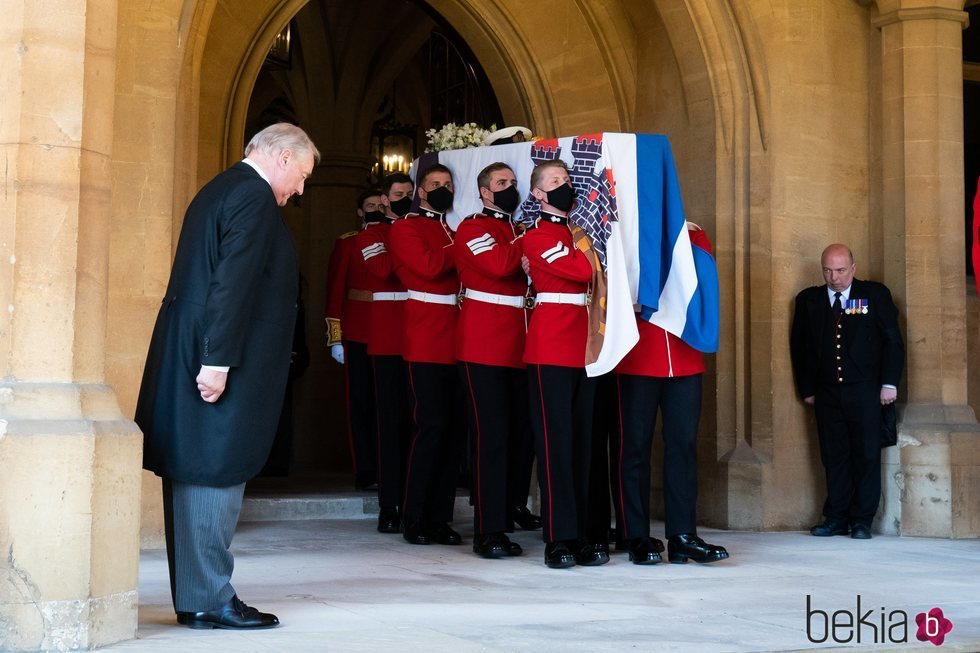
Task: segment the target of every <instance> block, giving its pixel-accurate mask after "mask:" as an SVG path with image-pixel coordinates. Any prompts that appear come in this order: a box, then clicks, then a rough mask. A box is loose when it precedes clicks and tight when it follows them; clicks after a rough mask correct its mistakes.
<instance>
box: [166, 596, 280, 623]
mask: <svg viewBox="0 0 980 653" xmlns="http://www.w3.org/2000/svg"><path fill="white" fill-rule="evenodd" d="M177 623H179V624H180V625H182V626H188V627H190V628H198V629H200V628H227V629H229V630H245V629H250V630H260V629H262V628H275V627H276V626H278V625H279V618H278V617H276V615H274V614H268V613H267V612H259V611H258V610H256V609H255V608H253V607H250V606H247V605H245V604H244V603H243V602H242V601H241V600H240V599H239V598H238V596H237V595H235V596H233V597H231V599H229V600H228V602H227V603H225V604H224V605H223V606H221V607H220V608H218V609H217V610H209V611H207V612H178V613H177Z"/></svg>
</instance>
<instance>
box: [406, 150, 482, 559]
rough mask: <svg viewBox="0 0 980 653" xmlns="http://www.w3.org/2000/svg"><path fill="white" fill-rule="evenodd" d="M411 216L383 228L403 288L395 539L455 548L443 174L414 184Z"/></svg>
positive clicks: (456, 438)
mask: <svg viewBox="0 0 980 653" xmlns="http://www.w3.org/2000/svg"><path fill="white" fill-rule="evenodd" d="M418 182H419V183H418V189H417V193H418V195H419V199H420V208H419V212H418V213H410V214H408V215H407V216H405V219H404V220H398V221H396V222H395V224H393V225H392V227H391V238H390V240H389V242H388V249H389V251H390V252H391V254H392V256H393V257H394V261H395V272H396V274H397V275H398V278H399V279H400V280H401V282H402V283H403V284H404V285H405V288H406V289H407V292H408V301H406V302H405V340H404V350H403V357H404V359H405V361H406V363H407V365H408V384H409V388H408V391H409V404H410V408H411V411H412V419H413V421H414V422H415V432H414V435H413V438H412V442H411V445H410V446H409V452H408V468H407V471H406V479H405V497H404V501H403V506H402V521H403V524H404V533H403V536H404V538H405V540H407V541H408V542H411V543H412V544H429V543H430V542H437V543H439V544H461V543H462V538H460V536H459V533H457V532H456V531H454V530H453V529H452V528H450V527H449V522H451V521H452V519H453V505H454V503H455V501H456V478H457V475H458V471H459V470H458V468H459V459H460V455H461V453H462V450H463V448H464V446H465V435H463V434H461V433H455V432H454V429H453V422H454V420H453V410H454V405H453V402H454V398H455V394H456V391H457V384H458V381H457V375H456V320H457V317H458V313H459V308H458V303H457V296H458V293H459V279H458V277H457V276H456V263H455V259H454V250H453V232H452V230H451V229H450V228H449V226H448V225H447V224H446V211H448V210H449V208H450V207H451V206H452V202H453V178H452V174H451V173H450V172H449V169H448V168H446V167H445V166H443V165H439V164H436V165H434V166H432V167H430V168H428V169H427V170H425V171H423V172H422V173H421V174H420V175H419V177H418Z"/></svg>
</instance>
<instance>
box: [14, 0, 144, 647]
mask: <svg viewBox="0 0 980 653" xmlns="http://www.w3.org/2000/svg"><path fill="white" fill-rule="evenodd" d="M56 4H57V7H55V6H54V5H52V4H51V3H47V2H35V1H32V0H10V1H8V2H4V3H3V5H2V7H3V20H2V21H0V49H2V52H3V53H4V54H3V55H2V56H0V88H2V89H3V91H2V92H3V101H2V102H0V162H2V163H0V170H2V172H0V174H2V178H0V185H2V192H0V215H2V220H0V260H2V265H3V273H2V274H0V306H2V308H3V311H2V315H3V317H2V320H0V379H2V381H0V649H2V650H4V651H21V650H38V649H43V650H61V651H64V650H80V649H89V648H94V647H97V646H104V645H107V644H110V643H113V642H117V641H120V640H123V639H128V638H132V637H134V636H135V633H136V623H137V596H136V579H137V569H138V563H139V539H138V533H139V492H140V484H139V479H140V456H141V437H140V433H139V430H138V429H137V428H136V425H135V424H133V423H132V422H131V421H129V420H127V419H124V418H123V416H122V415H121V413H120V410H119V407H118V402H117V400H116V397H115V394H114V393H113V391H112V389H111V388H109V387H108V386H106V385H104V359H105V340H106V326H105V325H106V285H107V284H106V279H107V250H108V242H109V214H110V210H109V204H110V202H109V199H110V167H111V164H110V151H111V143H112V124H113V121H112V117H113V85H114V78H115V48H116V24H117V20H116V3H115V2H113V1H111V0H109V1H106V0H88V1H86V0H62V1H61V2H59V3H56Z"/></svg>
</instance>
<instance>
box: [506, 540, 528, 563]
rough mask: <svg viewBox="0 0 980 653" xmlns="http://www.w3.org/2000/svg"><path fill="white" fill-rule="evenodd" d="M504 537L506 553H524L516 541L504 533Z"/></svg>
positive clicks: (511, 554) (512, 554)
mask: <svg viewBox="0 0 980 653" xmlns="http://www.w3.org/2000/svg"><path fill="white" fill-rule="evenodd" d="M504 539H505V540H507V555H508V556H510V557H512V558H513V557H514V556H519V555H522V554H523V553H524V549H522V548H521V545H520V544H518V543H517V542H514V541H512V540H511V539H510V538H509V537H507V536H506V535H504Z"/></svg>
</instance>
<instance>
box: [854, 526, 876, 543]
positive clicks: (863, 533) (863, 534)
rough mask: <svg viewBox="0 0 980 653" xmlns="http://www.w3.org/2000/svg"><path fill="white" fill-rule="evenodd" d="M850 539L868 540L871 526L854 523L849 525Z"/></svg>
mask: <svg viewBox="0 0 980 653" xmlns="http://www.w3.org/2000/svg"><path fill="white" fill-rule="evenodd" d="M851 539H854V540H870V539H871V528H870V527H868V526H865V525H864V524H854V525H853V526H851Z"/></svg>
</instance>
